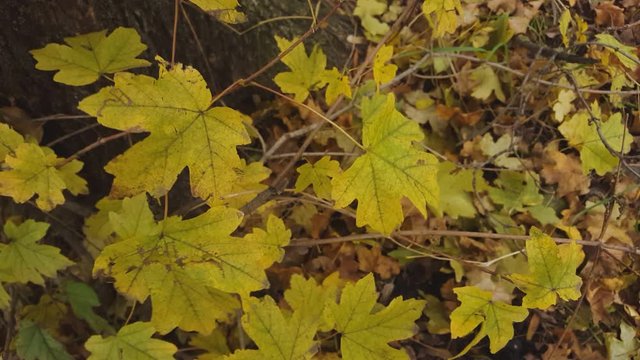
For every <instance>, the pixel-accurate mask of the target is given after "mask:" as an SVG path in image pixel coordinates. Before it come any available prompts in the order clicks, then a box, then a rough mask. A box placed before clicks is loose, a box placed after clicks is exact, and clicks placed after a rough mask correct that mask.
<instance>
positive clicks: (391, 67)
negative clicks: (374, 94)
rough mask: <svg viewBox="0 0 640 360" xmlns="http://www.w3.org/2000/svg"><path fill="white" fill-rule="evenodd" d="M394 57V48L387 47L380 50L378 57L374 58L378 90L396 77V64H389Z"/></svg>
mask: <svg viewBox="0 0 640 360" xmlns="http://www.w3.org/2000/svg"><path fill="white" fill-rule="evenodd" d="M392 56H393V46H391V45H385V46H383V47H381V48H380V50H378V52H377V53H376V56H375V57H374V58H373V79H374V80H375V82H376V85H377V86H378V88H380V85H382V84H386V83H388V82H389V81H391V80H393V77H394V76H396V71H397V70H398V66H397V65H395V64H387V62H388V61H389V60H391V57H392Z"/></svg>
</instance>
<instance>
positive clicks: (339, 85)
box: [320, 67, 352, 104]
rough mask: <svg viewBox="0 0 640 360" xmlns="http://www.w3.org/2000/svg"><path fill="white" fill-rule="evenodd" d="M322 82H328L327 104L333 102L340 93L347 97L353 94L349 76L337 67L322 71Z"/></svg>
mask: <svg viewBox="0 0 640 360" xmlns="http://www.w3.org/2000/svg"><path fill="white" fill-rule="evenodd" d="M322 83H326V84H327V90H326V92H325V101H326V102H327V104H333V102H334V101H336V99H337V98H338V96H340V95H343V96H345V97H347V98H351V96H352V95H351V84H350V83H349V77H348V76H346V75H342V74H340V72H339V71H338V69H336V68H335V67H334V68H332V69H331V70H325V72H323V73H322V77H321V79H320V84H322Z"/></svg>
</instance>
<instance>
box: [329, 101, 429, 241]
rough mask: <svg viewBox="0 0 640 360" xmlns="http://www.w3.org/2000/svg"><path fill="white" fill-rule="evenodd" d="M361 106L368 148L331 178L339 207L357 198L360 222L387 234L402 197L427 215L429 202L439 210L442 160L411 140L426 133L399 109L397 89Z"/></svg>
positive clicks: (396, 221)
mask: <svg viewBox="0 0 640 360" xmlns="http://www.w3.org/2000/svg"><path fill="white" fill-rule="evenodd" d="M361 111H362V118H363V129H362V133H363V135H362V141H363V145H364V148H365V150H366V153H365V154H363V155H361V156H360V157H358V159H356V161H355V162H354V163H353V164H352V165H351V167H350V168H349V169H347V170H346V171H345V172H343V173H342V174H339V175H338V176H336V177H334V178H333V180H332V182H331V185H332V187H333V190H332V194H331V197H332V198H333V199H334V200H335V202H336V203H335V206H336V207H338V208H342V207H345V206H347V205H349V204H350V203H351V202H352V201H353V200H355V199H357V200H358V208H357V212H356V224H357V225H358V226H364V225H370V226H371V227H372V228H373V229H374V230H377V231H380V232H382V233H384V234H390V233H391V232H392V231H393V230H394V229H395V228H396V227H397V226H398V225H400V223H401V222H402V220H403V217H404V216H403V213H402V207H401V206H400V200H401V199H402V198H403V197H407V198H408V199H409V200H410V201H411V202H412V203H413V204H414V205H415V206H416V208H417V209H418V210H419V211H420V213H421V214H422V215H423V216H425V217H426V215H427V208H426V205H427V204H428V205H429V206H430V207H431V208H432V209H434V210H436V211H438V212H439V210H438V209H439V203H440V200H439V189H438V183H437V179H436V176H437V172H438V166H437V163H438V161H437V159H436V158H435V156H433V155H431V154H428V153H426V152H423V151H419V150H417V149H415V148H414V147H413V145H412V143H413V142H417V141H420V140H422V139H423V138H424V134H423V132H422V130H421V129H420V126H419V125H418V124H417V123H415V122H412V121H410V120H409V119H407V118H405V117H404V116H403V115H402V114H401V113H400V112H398V111H397V110H396V109H395V98H394V96H393V94H388V95H386V96H385V95H376V96H374V97H373V98H371V99H367V98H365V99H363V101H362V110H361Z"/></svg>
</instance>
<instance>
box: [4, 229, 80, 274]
mask: <svg viewBox="0 0 640 360" xmlns="http://www.w3.org/2000/svg"><path fill="white" fill-rule="evenodd" d="M48 228H49V224H47V223H41V222H36V221H33V220H26V221H25V222H23V223H22V224H19V225H16V224H15V223H14V222H12V221H7V222H6V223H5V224H4V233H5V235H6V236H7V238H9V240H10V241H9V243H8V244H2V243H0V280H2V281H4V282H18V283H23V284H26V283H28V282H32V283H34V284H38V285H44V278H43V277H44V276H46V277H55V276H56V272H57V271H58V270H61V269H64V268H65V267H67V266H70V265H72V264H73V262H72V261H71V260H69V259H67V258H66V257H65V256H63V255H61V254H60V249H59V248H57V247H55V246H50V245H42V244H38V241H39V240H40V239H42V238H43V237H44V235H45V234H46V233H47V229H48Z"/></svg>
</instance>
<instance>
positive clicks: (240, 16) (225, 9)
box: [190, 0, 247, 24]
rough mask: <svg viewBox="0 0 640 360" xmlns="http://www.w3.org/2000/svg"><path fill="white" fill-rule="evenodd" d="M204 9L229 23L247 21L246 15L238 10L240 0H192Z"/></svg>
mask: <svg viewBox="0 0 640 360" xmlns="http://www.w3.org/2000/svg"><path fill="white" fill-rule="evenodd" d="M190 1H191V2H192V3H194V4H195V5H197V6H198V7H199V8H201V9H202V10H204V11H206V12H208V13H209V14H211V15H213V16H214V17H215V18H216V19H218V20H220V21H222V22H225V23H227V24H240V23H243V22H245V21H247V17H246V15H245V14H244V13H243V12H241V11H238V10H236V8H238V7H239V6H240V4H239V3H238V0H190Z"/></svg>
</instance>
